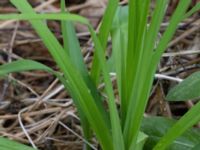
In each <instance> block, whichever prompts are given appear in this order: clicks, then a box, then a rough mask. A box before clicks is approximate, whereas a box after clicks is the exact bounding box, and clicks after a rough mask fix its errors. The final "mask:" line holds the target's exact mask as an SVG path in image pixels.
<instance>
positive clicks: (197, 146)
mask: <svg viewBox="0 0 200 150" xmlns="http://www.w3.org/2000/svg"><path fill="white" fill-rule="evenodd" d="M199 149H200V144H197V145H195V147H194V148H193V149H192V150H199Z"/></svg>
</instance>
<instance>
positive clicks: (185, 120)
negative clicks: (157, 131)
mask: <svg viewBox="0 0 200 150" xmlns="http://www.w3.org/2000/svg"><path fill="white" fill-rule="evenodd" d="M199 110H200V102H198V103H197V104H195V106H193V107H192V108H191V109H190V110H189V111H188V112H187V113H186V114H185V115H183V116H182V117H181V118H180V119H179V120H178V121H177V122H176V123H175V124H174V125H173V126H172V127H171V128H170V129H169V130H168V131H167V132H166V134H165V135H164V136H163V137H162V138H161V139H160V140H159V142H158V143H157V144H156V146H155V147H154V150H164V149H166V148H168V147H169V145H171V144H172V143H173V141H174V140H176V139H177V138H178V137H180V136H181V135H182V134H184V133H185V132H186V131H187V130H188V129H190V128H192V126H193V125H195V124H196V123H197V122H198V121H199V120H200V114H199Z"/></svg>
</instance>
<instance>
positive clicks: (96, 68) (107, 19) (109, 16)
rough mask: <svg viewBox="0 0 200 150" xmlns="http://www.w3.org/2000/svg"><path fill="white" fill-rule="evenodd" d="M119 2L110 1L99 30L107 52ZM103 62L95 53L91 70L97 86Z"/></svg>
mask: <svg viewBox="0 0 200 150" xmlns="http://www.w3.org/2000/svg"><path fill="white" fill-rule="evenodd" d="M118 3H119V0H109V1H108V4H107V8H106V11H105V13H104V16H103V19H102V23H101V26H100V29H99V35H98V37H99V40H100V42H101V45H102V48H103V50H104V51H105V50H106V46H107V41H108V36H109V33H110V29H111V27H112V22H113V18H114V16H115V12H116V10H117V6H118ZM100 61H101V60H99V59H98V56H97V53H96V51H95V54H94V59H93V64H92V69H91V76H92V78H93V80H94V82H95V83H96V84H98V81H99V75H100V65H99V64H100V63H99V62H100Z"/></svg>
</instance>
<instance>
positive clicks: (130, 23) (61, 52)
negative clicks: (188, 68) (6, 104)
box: [0, 0, 200, 150]
mask: <svg viewBox="0 0 200 150" xmlns="http://www.w3.org/2000/svg"><path fill="white" fill-rule="evenodd" d="M11 2H12V4H14V5H15V6H16V7H17V8H18V10H19V11H20V12H21V14H8V15H0V19H1V20H3V19H18V20H28V21H29V22H30V23H31V25H32V26H33V28H34V29H35V31H36V32H37V33H38V35H39V36H40V38H41V39H42V40H43V42H44V44H45V46H46V47H47V48H48V50H49V52H50V53H51V55H52V57H53V58H54V60H55V62H56V63H57V65H58V66H59V68H60V71H61V72H62V73H63V75H62V74H61V73H60V72H56V71H54V70H52V69H51V68H49V67H47V66H45V65H43V64H40V63H38V62H34V61H31V60H23V59H22V60H17V61H15V62H12V63H9V64H4V65H2V66H0V75H2V76H4V75H6V74H8V73H11V72H19V71H27V70H38V69H40V70H44V71H48V72H50V73H52V74H54V75H55V76H57V77H58V78H59V79H60V81H61V82H62V84H63V85H65V88H66V90H67V91H69V93H70V94H71V96H72V98H73V100H74V103H75V105H76V107H77V108H78V113H79V116H80V118H81V124H82V127H83V132H84V136H85V138H86V139H87V140H89V139H90V138H91V136H92V132H94V133H95V135H96V138H97V139H98V141H99V143H100V145H101V148H102V149H103V150H134V149H142V147H143V144H144V142H145V140H146V138H147V136H146V135H144V133H142V132H140V127H141V122H142V119H143V114H144V111H145V107H146V104H147V100H148V96H149V93H150V89H151V86H152V82H153V79H154V74H155V71H156V68H157V64H158V63H159V61H160V58H161V55H162V53H163V52H164V50H165V49H166V48H167V45H168V43H169V41H170V40H171V38H172V37H173V35H174V33H175V31H176V28H177V26H178V23H179V22H180V21H182V20H183V19H185V18H186V17H188V16H190V15H192V14H193V13H194V12H195V11H197V10H198V9H199V7H200V5H199V4H197V5H196V6H195V7H194V8H193V9H191V10H190V11H189V12H187V9H188V6H189V4H190V2H191V0H181V1H180V2H179V4H178V6H177V8H176V10H175V12H174V14H173V15H172V17H171V21H170V23H169V26H168V27H167V29H166V31H165V32H164V33H163V36H162V38H161V39H160V40H158V38H157V35H158V33H159V29H160V25H161V23H162V21H163V18H164V15H165V11H166V8H167V4H168V0H157V1H156V4H155V9H154V10H151V9H150V3H151V0H145V1H142V0H130V1H129V7H127V8H122V7H120V8H119V9H117V6H118V0H109V3H108V6H107V9H106V12H105V15H104V17H103V20H102V25H101V28H100V31H99V34H98V35H97V34H96V33H95V31H94V29H93V28H92V27H91V25H90V23H89V21H88V20H87V19H85V18H83V17H81V16H77V15H74V14H70V13H67V12H65V11H64V8H65V4H64V1H62V3H61V8H62V12H61V13H57V14H36V13H35V12H34V10H33V9H32V7H31V6H30V5H29V3H28V2H27V1H26V0H11ZM148 18H151V19H150V21H149V20H148ZM46 19H49V20H61V22H62V34H63V41H64V47H63V46H61V45H60V44H59V42H58V41H57V39H56V38H55V36H54V35H53V34H52V33H51V32H50V30H49V28H48V27H47V25H46V24H45V23H44V22H43V21H42V20H46ZM113 20H114V21H113ZM72 21H76V22H80V23H82V24H84V25H86V26H87V27H88V30H89V31H90V33H91V38H92V40H93V42H94V45H95V51H94V52H95V53H94V60H93V67H92V69H91V71H90V72H89V71H88V70H87V69H86V66H85V64H84V61H83V57H82V54H81V48H80V45H79V42H78V40H77V37H76V34H75V30H74V27H73V23H72ZM112 22H114V23H113V26H112ZM148 24H149V26H148ZM110 32H111V35H112V36H111V37H112V42H113V50H112V51H113V62H114V66H115V67H114V68H115V70H116V76H117V84H118V91H119V95H120V102H121V107H120V110H119V111H118V110H117V107H116V104H115V95H114V92H113V87H112V82H111V80H110V75H109V68H108V65H107V60H106V58H105V56H104V55H105V54H104V53H105V49H106V44H107V40H108V36H109V33H110ZM72 43H73V44H72ZM156 43H157V44H156ZM101 74H102V77H103V81H104V83H105V91H106V93H107V97H108V98H107V99H106V100H105V101H106V102H107V103H108V110H107V109H106V108H105V107H104V106H103V100H102V97H101V95H100V94H99V91H98V89H97V88H96V87H97V86H98V83H99V80H100V75H101ZM198 108H199V105H196V106H195V107H194V108H192V109H191V110H190V111H189V112H188V113H187V114H186V115H185V116H183V118H182V119H180V121H178V122H177V123H176V124H175V125H174V126H173V127H172V128H171V129H169V131H168V132H167V135H166V136H164V137H163V138H162V139H161V140H160V141H159V142H158V144H157V145H156V146H155V148H154V149H155V150H162V149H165V148H166V147H168V146H169V145H170V144H171V143H172V142H173V140H174V139H175V138H177V137H178V136H179V135H181V134H182V133H183V132H184V131H186V129H188V128H189V127H191V126H192V125H194V124H195V123H196V121H198V120H199V119H200V116H196V119H194V121H193V122H190V123H188V122H187V120H188V119H190V118H191V117H194V112H197V111H198ZM180 125H182V126H184V125H185V126H184V128H182V129H180V127H179V126H180ZM89 126H91V129H92V131H91V130H90V127H89ZM175 130H176V131H177V133H176V132H173V131H175ZM87 149H89V147H87Z"/></svg>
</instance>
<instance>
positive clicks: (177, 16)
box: [152, 0, 191, 66]
mask: <svg viewBox="0 0 200 150" xmlns="http://www.w3.org/2000/svg"><path fill="white" fill-rule="evenodd" d="M190 2H191V0H184V1H180V2H179V5H178V6H177V8H176V10H175V12H174V14H173V16H172V18H171V21H170V24H169V26H168V27H167V29H166V31H165V33H164V35H163V37H162V38H161V40H160V42H159V44H158V47H157V48H156V50H155V52H154V56H153V58H152V65H153V66H156V65H157V64H158V62H159V61H160V58H161V55H162V53H163V52H164V50H165V49H166V48H167V44H168V43H169V41H170V39H171V38H172V37H173V35H174V33H175V31H176V28H177V26H178V23H179V22H180V21H182V19H183V16H184V14H185V12H186V10H187V8H188V7H189V4H190Z"/></svg>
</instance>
